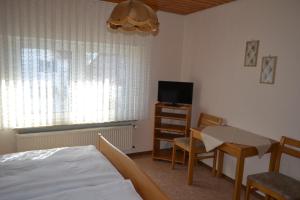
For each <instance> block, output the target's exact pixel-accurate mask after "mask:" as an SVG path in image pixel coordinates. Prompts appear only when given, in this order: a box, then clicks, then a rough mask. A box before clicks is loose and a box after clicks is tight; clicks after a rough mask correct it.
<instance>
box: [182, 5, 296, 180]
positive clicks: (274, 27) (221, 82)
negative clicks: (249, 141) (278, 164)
mask: <svg viewBox="0 0 300 200" xmlns="http://www.w3.org/2000/svg"><path fill="white" fill-rule="evenodd" d="M299 19H300V1H299V0H239V1H236V2H232V3H228V4H225V5H222V6H218V7H215V8H212V9H208V10H206V11H202V12H198V13H195V14H191V15H188V16H187V17H186V18H185V28H184V30H185V32H184V45H183V59H182V60H183V62H182V67H181V79H182V80H185V81H194V82H195V83H196V87H195V90H194V94H195V96H194V112H193V113H194V116H193V120H194V121H195V120H196V118H197V117H198V116H197V115H198V113H200V112H201V111H204V112H208V113H212V114H215V115H218V116H222V117H224V118H225V119H226V120H227V123H228V124H230V125H232V126H236V127H240V128H243V129H246V130H249V131H252V132H254V133H257V134H260V135H264V136H266V137H269V138H273V139H277V140H279V139H280V137H281V136H282V135H286V136H290V137H293V138H296V139H300V126H299V124H300V117H299V113H300V106H299V102H300V88H299V86H300V79H299V75H300V66H299V63H300V26H299ZM248 40H260V46H259V55H258V65H257V67H244V66H243V63H244V54H245V44H246V41H248ZM268 55H274V56H278V62H277V70H276V77H275V84H274V85H267V84H260V83H259V77H260V70H261V59H262V57H263V56H268ZM267 158H268V156H265V157H264V158H263V159H261V160H259V159H258V158H251V159H248V160H247V161H246V171H245V176H246V175H247V174H249V173H254V172H258V171H265V170H267V167H268V159H267ZM224 165H225V166H224V171H225V173H226V174H227V175H229V176H230V177H234V176H233V175H234V170H235V160H234V159H232V158H229V157H228V156H227V157H226V159H225V164H224ZM282 165H283V167H282V169H283V171H284V172H285V173H287V174H289V175H291V176H294V177H297V178H298V179H300V174H299V166H300V162H299V161H298V162H293V161H292V160H291V159H288V160H287V161H286V162H282Z"/></svg>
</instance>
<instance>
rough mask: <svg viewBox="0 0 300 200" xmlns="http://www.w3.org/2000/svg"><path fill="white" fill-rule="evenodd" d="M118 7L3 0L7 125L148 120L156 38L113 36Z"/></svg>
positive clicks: (2, 112) (0, 66) (3, 112)
mask: <svg viewBox="0 0 300 200" xmlns="http://www.w3.org/2000/svg"><path fill="white" fill-rule="evenodd" d="M112 7H113V4H111V3H106V2H102V1H98V0H0V70H1V71H0V78H1V82H0V95H1V96H0V128H16V127H36V126H49V125H58V124H75V123H76V124H78V123H99V122H108V121H124V120H138V119H142V118H144V117H145V116H146V115H147V105H148V90H149V89H148V88H149V85H148V84H149V67H150V66H149V57H150V43H151V39H152V36H149V35H148V36H147V35H140V34H126V33H120V32H111V31H109V30H108V29H107V27H106V20H107V19H108V17H109V14H110V12H111V10H112Z"/></svg>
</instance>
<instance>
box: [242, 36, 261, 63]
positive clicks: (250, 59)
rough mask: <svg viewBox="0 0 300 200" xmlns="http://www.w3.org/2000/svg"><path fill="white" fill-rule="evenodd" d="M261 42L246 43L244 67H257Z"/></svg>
mask: <svg viewBox="0 0 300 200" xmlns="http://www.w3.org/2000/svg"><path fill="white" fill-rule="evenodd" d="M258 46H259V40H253V41H248V42H247V43H246V52H245V61H244V66H246V67H255V66H256V64H257V55H258Z"/></svg>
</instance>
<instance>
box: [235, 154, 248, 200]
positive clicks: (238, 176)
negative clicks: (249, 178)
mask: <svg viewBox="0 0 300 200" xmlns="http://www.w3.org/2000/svg"><path fill="white" fill-rule="evenodd" d="M244 163H245V158H244V157H243V156H242V155H241V156H239V157H238V158H237V163H236V172H235V184H234V193H233V200H239V199H240V198H241V188H242V181H243V174H244Z"/></svg>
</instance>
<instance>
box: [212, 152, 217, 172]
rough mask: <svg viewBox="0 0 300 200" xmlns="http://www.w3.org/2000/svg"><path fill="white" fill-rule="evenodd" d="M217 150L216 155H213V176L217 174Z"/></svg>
mask: <svg viewBox="0 0 300 200" xmlns="http://www.w3.org/2000/svg"><path fill="white" fill-rule="evenodd" d="M216 168H217V150H214V157H213V168H212V173H213V176H216V175H217V170H216Z"/></svg>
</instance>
